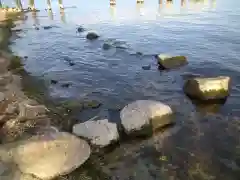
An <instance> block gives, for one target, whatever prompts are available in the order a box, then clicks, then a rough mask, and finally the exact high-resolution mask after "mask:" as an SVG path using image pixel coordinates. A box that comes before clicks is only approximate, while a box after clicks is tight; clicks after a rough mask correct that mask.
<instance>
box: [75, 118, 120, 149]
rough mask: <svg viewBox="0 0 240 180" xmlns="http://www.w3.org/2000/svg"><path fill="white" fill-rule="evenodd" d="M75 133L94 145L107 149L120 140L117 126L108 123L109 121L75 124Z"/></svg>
mask: <svg viewBox="0 0 240 180" xmlns="http://www.w3.org/2000/svg"><path fill="white" fill-rule="evenodd" d="M73 133H74V134H75V135H77V136H80V137H83V138H86V139H88V140H89V141H90V143H91V144H92V145H95V146H99V147H106V146H108V145H110V144H111V143H113V142H116V141H118V139H119V134H118V129H117V125H116V124H115V123H111V122H108V120H107V119H103V120H98V121H87V122H84V123H80V124H75V125H74V126H73Z"/></svg>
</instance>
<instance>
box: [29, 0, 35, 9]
mask: <svg viewBox="0 0 240 180" xmlns="http://www.w3.org/2000/svg"><path fill="white" fill-rule="evenodd" d="M29 8H30V9H31V10H35V2H34V0H29Z"/></svg>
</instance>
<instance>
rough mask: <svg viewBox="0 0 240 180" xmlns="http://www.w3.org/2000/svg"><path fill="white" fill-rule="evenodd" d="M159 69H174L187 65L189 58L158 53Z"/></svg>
mask: <svg viewBox="0 0 240 180" xmlns="http://www.w3.org/2000/svg"><path fill="white" fill-rule="evenodd" d="M156 59H157V60H158V66H159V69H172V68H177V67H180V66H183V65H186V64H187V63H188V62H187V58H186V57H185V56H170V55H167V54H160V55H156Z"/></svg>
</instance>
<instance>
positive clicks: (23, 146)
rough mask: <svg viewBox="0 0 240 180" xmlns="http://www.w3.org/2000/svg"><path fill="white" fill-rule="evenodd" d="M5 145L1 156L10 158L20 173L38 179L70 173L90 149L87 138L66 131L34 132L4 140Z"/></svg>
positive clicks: (83, 159) (88, 153) (82, 161)
mask: <svg viewBox="0 0 240 180" xmlns="http://www.w3.org/2000/svg"><path fill="white" fill-rule="evenodd" d="M4 147H5V148H4ZM4 147H2V149H1V153H0V155H1V157H0V158H4V159H5V161H6V160H8V161H12V163H14V164H16V165H17V167H18V168H19V169H20V171H21V172H22V173H24V174H31V175H34V176H35V177H37V178H40V179H52V178H54V177H56V176H59V175H65V174H67V173H70V172H71V171H73V170H75V169H76V168H78V167H79V166H80V165H82V164H83V163H84V162H85V161H86V160H87V159H88V158H89V156H90V153H91V150H90V147H89V145H88V143H87V142H86V141H84V140H82V139H79V138H77V137H75V136H73V135H71V134H69V133H66V132H58V133H50V134H47V135H41V136H40V135H39V136H33V137H32V138H30V139H28V140H23V141H16V142H14V143H11V144H5V145H4ZM6 147H8V148H6ZM5 155H7V156H8V158H6V157H5ZM2 156H4V157H2Z"/></svg>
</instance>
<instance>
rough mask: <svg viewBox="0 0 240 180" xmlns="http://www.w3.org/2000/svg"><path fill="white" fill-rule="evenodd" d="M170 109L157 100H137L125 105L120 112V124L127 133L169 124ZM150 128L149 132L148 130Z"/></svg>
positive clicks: (144, 131) (144, 130)
mask: <svg viewBox="0 0 240 180" xmlns="http://www.w3.org/2000/svg"><path fill="white" fill-rule="evenodd" d="M172 113H173V112H172V109H171V108H170V107H169V106H168V105H165V104H163V103H161V102H159V101H152V100H137V101H135V102H132V103H130V104H128V105H127V106H125V107H124V108H123V109H122V110H121V113H120V116H121V123H122V126H123V128H124V130H125V132H126V133H127V134H130V133H132V132H134V133H136V132H139V133H140V134H145V133H146V134H149V133H150V132H151V131H153V130H155V129H158V128H160V127H163V126H165V125H168V124H171V123H173V122H172V118H170V117H169V115H171V114H172ZM149 130H150V132H149Z"/></svg>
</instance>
